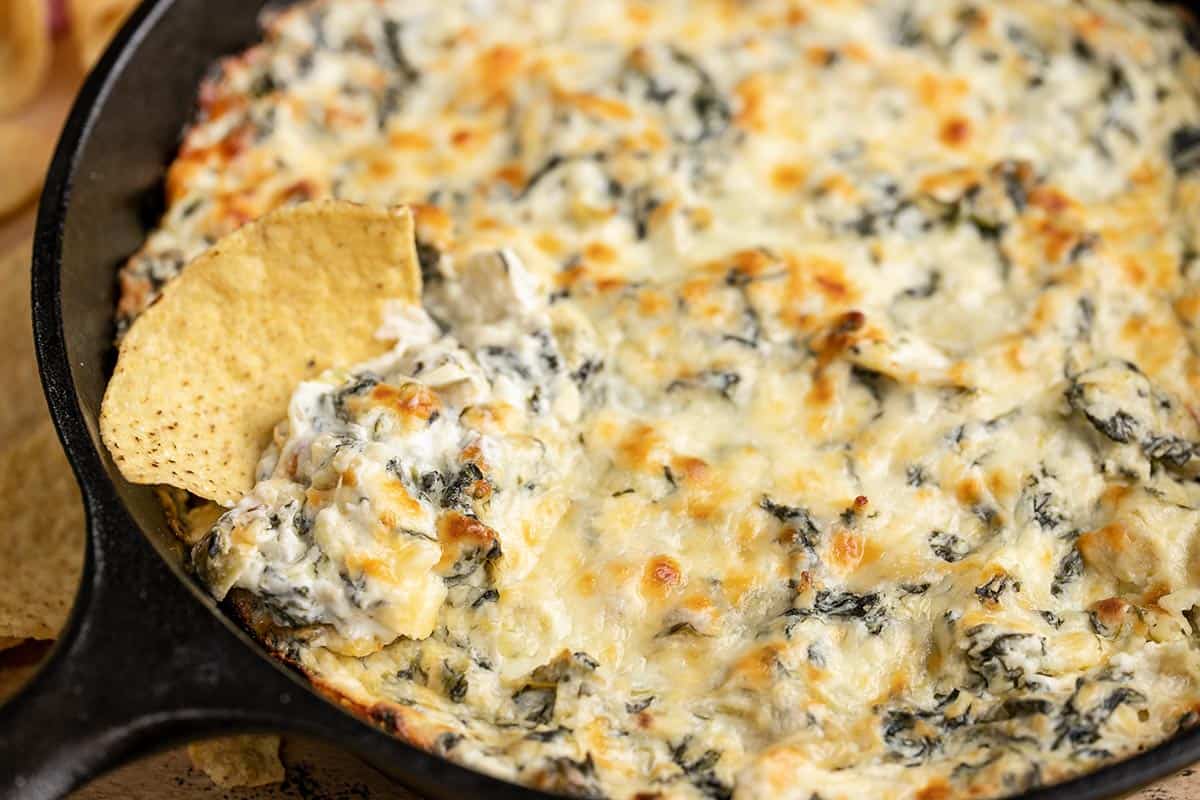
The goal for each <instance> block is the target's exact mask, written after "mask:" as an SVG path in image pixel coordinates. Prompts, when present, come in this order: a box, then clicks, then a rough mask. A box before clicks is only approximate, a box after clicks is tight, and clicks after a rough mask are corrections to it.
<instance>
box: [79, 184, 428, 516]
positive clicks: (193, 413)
mask: <svg viewBox="0 0 1200 800" xmlns="http://www.w3.org/2000/svg"><path fill="white" fill-rule="evenodd" d="M420 296H421V270H420V267H419V266H418V263H417V255H416V247H415V244H414V241H413V225H412V215H411V214H410V213H409V211H408V209H395V210H385V209H374V208H367V207H364V206H358V205H354V204H351V203H345V202H327V203H317V204H305V205H299V206H291V207H287V208H283V209H279V210H277V211H273V212H272V213H270V214H268V215H266V216H265V217H263V218H262V219H260V220H258V221H257V222H253V223H250V224H248V225H246V226H244V227H242V228H241V229H239V230H237V231H235V232H234V233H232V234H230V235H228V236H226V237H225V238H223V239H221V240H220V241H219V242H217V243H216V244H215V245H214V246H213V247H212V248H211V249H209V250H208V251H207V252H206V253H204V254H203V255H201V256H200V257H199V258H197V259H196V260H195V261H193V262H192V263H191V264H190V265H188V266H187V267H186V268H185V269H184V271H183V273H182V274H181V275H180V276H179V277H178V278H176V279H175V280H174V281H173V282H171V283H169V284H167V286H166V288H165V289H164V291H163V293H162V296H161V297H160V298H159V301H158V302H157V303H155V304H154V305H153V306H151V307H150V308H149V309H148V310H147V311H146V312H145V313H144V314H142V315H141V316H140V317H138V318H137V320H136V321H135V322H134V323H133V326H132V327H130V329H129V332H128V333H127V334H126V335H125V338H124V339H123V340H122V342H121V347H120V353H119V355H118V359H117V367H116V370H115V371H114V372H113V376H112V380H111V381H110V382H109V384H108V389H107V391H106V392H105V394H104V401H103V404H102V406H101V411H100V433H101V436H102V437H103V439H104V443H105V444H106V445H107V446H108V449H109V451H110V452H111V453H112V455H113V458H114V459H115V460H116V463H117V467H118V468H119V469H120V470H121V474H122V475H124V476H125V477H126V478H127V479H128V480H130V481H133V482H134V483H165V484H168V485H170V486H175V487H177V488H180V489H186V490H187V491H189V492H192V493H193V494H196V495H199V496H201V497H205V498H208V499H209V500H215V501H217V502H218V503H221V504H222V505H232V504H233V503H235V502H236V501H237V500H238V499H239V498H240V497H241V496H242V495H244V494H245V493H246V492H248V491H249V490H250V489H251V488H252V487H253V484H254V469H255V465H256V464H257V462H258V459H259V456H260V454H261V452H262V450H263V448H264V447H265V446H266V445H267V443H268V442H269V441H270V439H271V432H272V430H273V428H274V426H275V424H276V423H277V422H278V421H279V420H281V419H283V418H284V417H285V416H286V415H287V406H288V399H289V398H290V396H291V393H292V391H293V390H294V389H295V388H296V385H297V384H298V383H300V382H301V381H303V380H305V379H308V378H313V377H316V376H317V375H320V374H321V372H323V371H324V370H326V369H328V368H330V367H334V366H350V365H353V364H356V363H358V362H361V361H365V360H366V359H369V358H371V357H373V356H376V355H379V354H380V353H382V352H384V351H385V350H387V349H388V344H387V343H386V342H383V341H381V340H379V339H376V338H374V333H375V331H376V330H377V329H378V328H379V325H380V322H381V321H382V319H383V308H384V303H385V302H386V301H387V300H389V299H401V300H408V301H410V302H414V303H415V302H419V301H420Z"/></svg>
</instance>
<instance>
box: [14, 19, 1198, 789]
mask: <svg viewBox="0 0 1200 800" xmlns="http://www.w3.org/2000/svg"><path fill="white" fill-rule="evenodd" d="M180 2H182V0H148V2H144V3H143V4H142V6H141V7H140V8H139V9H138V10H137V11H136V12H135V13H134V14H133V16H132V17H131V18H130V20H129V21H128V22H127V23H126V24H125V26H124V27H123V28H122V30H121V32H120V33H119V34H118V35H117V37H116V38H115V39H114V41H113V43H112V45H111V46H110V48H109V50H108V51H107V53H106V54H105V56H104V57H103V58H102V59H101V61H100V63H99V64H98V65H97V67H96V68H95V69H94V70H93V72H92V73H91V75H89V77H88V79H87V80H86V82H85V84H84V86H83V88H82V89H81V90H80V92H79V94H78V96H77V97H76V100H75V103H74V106H73V108H72V110H71V113H70V116H69V118H68V120H67V123H66V125H65V126H64V129H63V131H62V134H61V137H60V139H59V143H58V147H57V150H56V152H55V155H54V159H53V161H52V164H51V166H50V169H49V172H48V174H47V177H46V183H45V188H44V191H43V194H42V198H41V202H40V205H39V209H38V220H37V227H36V231H35V235H34V248H33V271H32V308H33V328H34V342H35V349H36V351H37V358H38V365H39V371H40V374H41V379H42V384H43V391H44V393H45V396H46V402H47V404H48V406H49V410H50V415H51V417H52V419H53V421H54V425H55V428H56V429H57V431H58V435H59V438H60V440H61V442H62V444H63V447H64V449H65V451H66V455H67V458H68V460H69V461H70V463H71V466H72V468H73V469H74V471H75V475H76V477H77V479H78V481H79V483H80V485H81V487H82V489H83V491H84V495H85V498H86V505H87V506H88V510H89V515H93V514H95V513H96V510H97V509H101V510H103V509H107V510H110V511H115V512H116V514H115V518H117V519H122V520H127V521H130V522H132V516H131V515H130V514H129V513H128V511H127V509H125V507H124V504H123V503H122V501H121V500H120V499H119V498H118V496H117V492H116V489H115V486H114V484H113V478H112V476H110V475H109V473H108V471H107V470H106V469H105V468H104V466H103V461H102V459H101V457H100V454H99V453H98V452H97V450H96V448H95V446H94V445H93V442H92V439H91V436H90V435H89V434H88V426H87V423H86V421H85V418H84V415H83V411H82V409H81V407H80V404H79V401H78V398H77V397H76V393H75V385H74V377H73V373H72V369H71V364H70V361H69V357H68V353H67V345H66V338H65V333H64V327H63V315H62V305H61V287H60V270H61V260H62V245H63V235H64V230H65V224H66V212H67V208H68V206H69V204H70V201H71V189H72V186H73V184H74V178H75V175H76V171H77V169H78V166H79V159H80V156H81V151H82V149H83V147H84V145H85V143H86V142H87V140H88V137H89V135H90V130H91V127H92V124H93V122H94V120H95V119H96V118H97V117H99V115H101V114H103V113H104V112H105V110H106V103H107V100H108V96H109V92H110V90H111V88H112V84H113V82H114V81H115V79H116V78H117V77H118V76H119V75H120V74H121V73H122V72H123V71H124V69H125V67H126V63H127V61H128V56H129V54H130V53H132V52H133V51H134V50H135V49H136V48H137V47H139V46H140V44H141V42H142V40H143V39H144V38H145V36H146V35H147V34H148V33H149V32H150V30H151V29H152V28H153V26H154V24H155V23H156V21H157V20H158V19H159V18H160V17H161V16H162V15H165V14H170V13H184V12H181V11H178V4H179V3H180ZM198 5H199V4H197V6H195V7H194V8H196V7H198ZM193 13H194V12H193ZM256 13H257V12H256ZM218 55H219V54H214V59H215V58H216V57H218ZM191 101H192V99H191V98H190V97H189V98H186V102H189V103H190V102H191ZM181 102H184V100H182V99H181ZM132 527H134V528H136V529H137V533H138V535H140V536H142V537H143V538H145V539H147V540H149V541H153V537H151V536H150V535H149V534H148V533H146V532H145V531H143V530H141V528H140V526H137V525H136V524H133V525H132ZM90 535H91V534H90V532H89V536H90ZM155 547H156V548H157V545H155ZM159 555H161V554H159ZM161 561H162V562H163V563H162V566H163V568H165V569H168V570H170V571H171V572H172V573H174V577H175V578H176V579H177V580H179V581H180V582H182V583H184V584H186V585H188V587H189V588H190V589H191V590H192V591H191V594H192V595H193V596H194V597H193V599H194V600H195V601H196V602H199V603H201V604H202V605H204V606H205V607H206V608H207V609H208V611H209V612H210V613H212V614H214V615H215V616H218V617H221V618H222V622H224V623H225V625H226V626H227V627H230V628H234V627H236V626H234V623H232V622H231V621H230V620H229V618H228V617H227V616H226V615H225V614H224V612H221V611H219V610H217V609H216V608H215V606H214V605H213V604H212V603H211V601H208V602H206V599H205V598H203V597H200V596H199V595H198V593H197V592H196V590H195V588H194V587H193V586H191V585H190V581H188V580H187V578H186V577H185V576H184V575H183V574H182V572H181V570H180V567H179V566H178V565H177V564H174V563H172V562H171V560H170V559H168V558H165V557H162V558H161ZM78 611H79V609H77V612H78ZM84 613H86V611H85V612H84ZM238 636H239V639H240V644H242V646H244V647H247V648H254V649H256V650H258V655H259V657H260V659H261V660H263V661H264V662H271V661H272V659H271V657H270V656H269V655H267V654H266V653H264V652H263V651H262V649H261V648H259V647H258V646H257V643H254V642H251V641H250V640H249V639H248V637H247V636H246V634H245V633H244V632H242V631H238ZM262 666H263V667H264V668H265V669H277V666H276V665H274V664H272V663H264V664H263V665H262ZM292 675H293V677H294V678H296V683H297V684H298V685H300V686H302V687H303V689H304V690H305V691H307V692H309V693H311V694H313V695H315V696H319V693H318V692H317V691H316V690H315V689H314V688H313V687H312V686H310V685H308V684H307V681H305V680H303V679H302V678H299V677H298V676H296V675H295V674H294V673H292ZM321 699H322V702H325V703H326V704H327V705H326V710H327V711H328V712H329V713H330V715H331V717H330V721H331V722H332V717H333V716H336V717H344V714H343V712H342V711H341V710H339V709H338V708H337V706H335V705H334V704H333V703H331V702H328V701H327V700H325V699H324V698H321ZM322 724H323V723H322V722H321V721H316V727H320V726H321V725H322ZM356 726H357V727H358V728H361V732H362V734H364V735H363V736H362V737H356V738H361V739H362V741H356V742H354V743H352V745H351V746H352V747H353V748H354V749H356V750H358V751H359V753H360V754H361V755H364V756H365V757H367V759H368V760H370V761H372V762H374V763H376V764H378V763H379V762H380V761H381V760H383V759H384V758H386V756H387V755H388V753H387V751H389V750H390V751H391V753H392V754H395V755H399V752H398V751H397V748H399V750H409V751H411V749H412V748H411V747H410V746H408V745H407V744H406V743H404V742H403V741H400V740H396V739H394V738H392V737H390V736H388V735H387V734H385V733H383V732H381V731H378V730H377V729H375V728H374V727H372V726H371V725H369V724H368V723H366V722H365V721H362V720H357V722H356ZM331 727H342V726H341V725H331ZM428 757H429V758H434V759H436V760H437V761H438V762H440V764H441V767H442V768H444V769H446V770H450V771H452V772H453V771H459V772H464V773H467V774H468V775H469V776H470V778H472V779H474V778H479V779H482V780H481V781H480V784H481V785H479V786H478V787H477V788H478V789H480V790H483V791H490V792H497V791H498V792H499V793H501V794H504V795H506V796H510V795H511V796H514V797H515V796H523V797H530V798H534V797H548V796H549V795H546V794H544V793H542V792H538V791H536V790H533V789H528V788H526V787H521V786H516V785H513V784H509V783H507V782H503V781H497V780H495V779H493V778H490V777H489V776H486V775H484V774H482V773H479V772H477V771H475V770H472V769H470V768H468V767H465V766H462V765H460V764H458V763H456V762H454V761H452V760H449V759H445V758H442V757H440V756H432V755H430V756H428ZM1198 760H1200V727H1193V728H1191V729H1188V730H1185V731H1182V732H1180V733H1177V734H1176V735H1174V736H1173V737H1171V738H1170V739H1168V740H1166V741H1164V742H1162V743H1160V744H1158V745H1156V746H1155V747H1152V748H1150V749H1148V750H1145V751H1142V752H1140V753H1137V754H1135V755H1133V756H1131V757H1129V758H1126V759H1123V760H1120V761H1116V762H1113V763H1111V764H1108V765H1105V766H1103V767H1101V768H1100V769H1098V770H1096V771H1094V772H1090V773H1087V774H1084V775H1082V776H1079V777H1076V778H1073V779H1070V780H1068V781H1066V782H1063V783H1059V784H1055V785H1051V786H1046V787H1042V788H1038V789H1034V790H1032V791H1028V792H1026V793H1024V794H1019V795H1011V796H1012V797H1019V798H1022V800H1080V799H1083V798H1095V799H1097V800H1098V799H1099V798H1107V797H1115V796H1119V795H1122V794H1124V793H1127V792H1130V791H1134V790H1136V789H1138V788H1140V787H1142V786H1145V785H1146V784H1148V783H1151V782H1153V781H1155V780H1158V779H1160V778H1162V777H1165V776H1167V775H1170V774H1171V773H1174V772H1176V771H1178V770H1179V769H1182V768H1184V767H1186V766H1188V765H1190V764H1192V763H1195V762H1196V761H1198ZM461 777H466V776H461ZM512 790H515V791H516V792H517V793H518V794H512Z"/></svg>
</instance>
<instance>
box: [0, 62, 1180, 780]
mask: <svg viewBox="0 0 1200 800" xmlns="http://www.w3.org/2000/svg"><path fill="white" fill-rule="evenodd" d="M61 50H62V48H60V51H61ZM79 80H80V76H79V73H78V69H77V68H76V67H75V66H74V61H73V59H72V58H69V57H67V56H64V55H63V53H62V52H60V53H58V54H57V55H56V61H55V70H54V76H53V79H52V80H51V83H50V84H49V86H48V87H47V89H46V91H45V92H44V94H43V97H42V98H41V99H40V100H39V101H38V103H37V104H36V105H35V106H34V107H33V108H32V109H30V110H29V111H28V112H25V113H24V114H23V117H22V119H23V120H24V121H25V122H27V124H30V125H34V126H37V127H38V129H40V130H43V131H44V132H45V141H46V152H45V153H43V154H33V155H34V156H35V157H48V155H49V147H50V144H51V143H52V142H53V141H54V139H55V138H56V135H57V130H58V128H59V127H60V125H61V121H62V119H63V117H64V116H65V113H66V108H67V106H68V105H69V103H70V100H71V98H72V96H73V94H74V91H75V88H76V86H77V85H78V82H79ZM4 157H9V158H12V157H16V158H28V157H30V154H28V153H18V154H5V153H0V158H4ZM33 219H34V214H33V208H32V206H30V207H27V208H25V209H24V210H22V211H21V212H19V213H17V214H16V215H14V216H11V217H9V218H7V219H0V254H3V253H6V252H8V251H9V250H11V249H12V248H14V247H21V246H27V242H28V239H29V236H30V234H31V233H32V231H33ZM0 263H3V260H0ZM14 282H15V283H18V284H19V285H21V286H25V285H27V283H28V275H27V273H25V272H23V271H22V272H18V273H16V274H0V286H9V287H12V286H13V284H14ZM18 295H19V293H18ZM3 296H9V297H11V296H13V295H12V294H9V295H5V294H3V293H0V297H3ZM3 313H6V314H13V313H20V314H24V315H26V316H28V313H29V312H28V301H27V300H26V301H25V302H24V304H23V307H22V308H19V309H3ZM8 344H11V343H0V345H5V346H7V345H8ZM14 347H15V350H14V354H9V355H7V356H5V355H4V353H6V352H7V350H5V349H4V348H3V347H0V381H3V383H4V385H5V386H8V387H13V386H16V387H19V389H18V391H21V392H36V391H38V390H37V388H36V387H37V380H36V374H35V372H34V366H33V359H32V354H31V353H30V352H29V347H30V343H29V342H28V341H23V342H20V343H17V344H16V345H15V346H14ZM10 349H12V348H10ZM36 404H40V400H37V401H36V403H35V405H36ZM42 413H44V412H42ZM282 755H283V761H284V764H285V766H286V768H287V773H286V778H285V780H284V782H283V783H282V784H280V785H278V786H271V787H262V788H257V789H221V788H218V787H216V786H215V785H213V783H212V782H211V781H209V779H208V778H207V777H206V776H205V775H204V774H203V773H201V772H199V771H198V770H196V769H195V768H194V767H192V765H191V763H190V761H189V759H188V756H187V753H186V752H185V750H184V749H183V748H176V749H173V750H169V751H167V752H165V753H162V754H159V755H156V756H153V757H150V758H147V759H144V760H142V761H139V762H136V763H134V764H130V765H127V766H125V767H123V768H121V769H119V770H117V771H115V772H113V773H111V774H109V775H107V776H104V777H102V778H100V779H99V780H97V781H95V782H93V783H92V784H91V785H89V786H88V787H86V788H84V789H82V790H80V791H78V792H76V793H75V794H74V795H73V797H74V798H75V799H76V800H157V799H158V798H163V797H171V798H177V799H178V800H217V798H223V799H227V800H283V798H289V799H295V798H308V799H310V800H321V799H322V798H328V800H335V799H337V800H352V799H354V800H367V799H369V798H398V799H399V800H416V798H414V797H413V795H411V794H409V793H407V792H405V791H403V790H401V789H399V788H398V787H396V786H395V785H394V784H392V783H390V782H389V781H388V780H387V779H385V778H383V777H382V776H380V775H379V774H378V773H377V772H375V771H374V770H372V769H371V768H369V767H367V766H365V765H363V764H362V763H361V762H359V761H357V760H356V759H354V758H353V757H352V756H349V755H347V754H346V753H344V752H342V751H340V750H339V749H338V748H336V747H334V746H332V745H329V744H325V743H319V742H312V741H304V740H294V739H285V740H284V745H283V750H282ZM1134 798H1135V800H1200V770H1195V771H1194V770H1191V769H1187V770H1183V771H1182V772H1180V773H1179V774H1177V775H1176V776H1174V777H1172V778H1170V779H1168V780H1166V781H1163V782H1161V783H1159V784H1157V785H1155V786H1153V787H1150V788H1148V789H1145V790H1143V791H1142V792H1140V793H1139V794H1137V795H1134Z"/></svg>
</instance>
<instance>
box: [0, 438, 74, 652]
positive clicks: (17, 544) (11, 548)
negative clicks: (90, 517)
mask: <svg viewBox="0 0 1200 800" xmlns="http://www.w3.org/2000/svg"><path fill="white" fill-rule="evenodd" d="M0 518H3V519H4V525H3V526H2V527H0V552H3V553H4V557H3V558H0V637H5V638H9V637H11V638H15V639H26V638H33V639H52V638H54V637H55V636H57V635H58V632H59V630H60V629H61V628H62V625H63V623H64V622H65V621H66V618H67V614H68V613H69V612H70V610H71V603H72V602H73V601H74V599H75V591H76V589H77V588H78V586H79V574H80V570H81V569H82V567H83V547H84V544H83V541H84V537H83V531H84V522H83V502H82V500H81V499H80V496H79V489H78V487H76V485H75V476H74V475H73V474H72V473H71V468H70V467H69V466H68V465H67V459H66V456H64V455H63V452H62V448H61V446H60V445H59V443H58V437H57V436H56V435H55V433H54V427H53V426H52V425H51V424H50V420H48V419H44V420H42V421H40V422H39V423H38V424H37V425H36V427H35V428H34V429H33V430H32V431H29V432H28V433H27V434H26V435H25V436H24V437H22V438H21V439H19V440H18V441H17V442H16V444H13V445H11V446H10V447H8V448H6V449H5V450H4V451H3V452H0Z"/></svg>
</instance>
